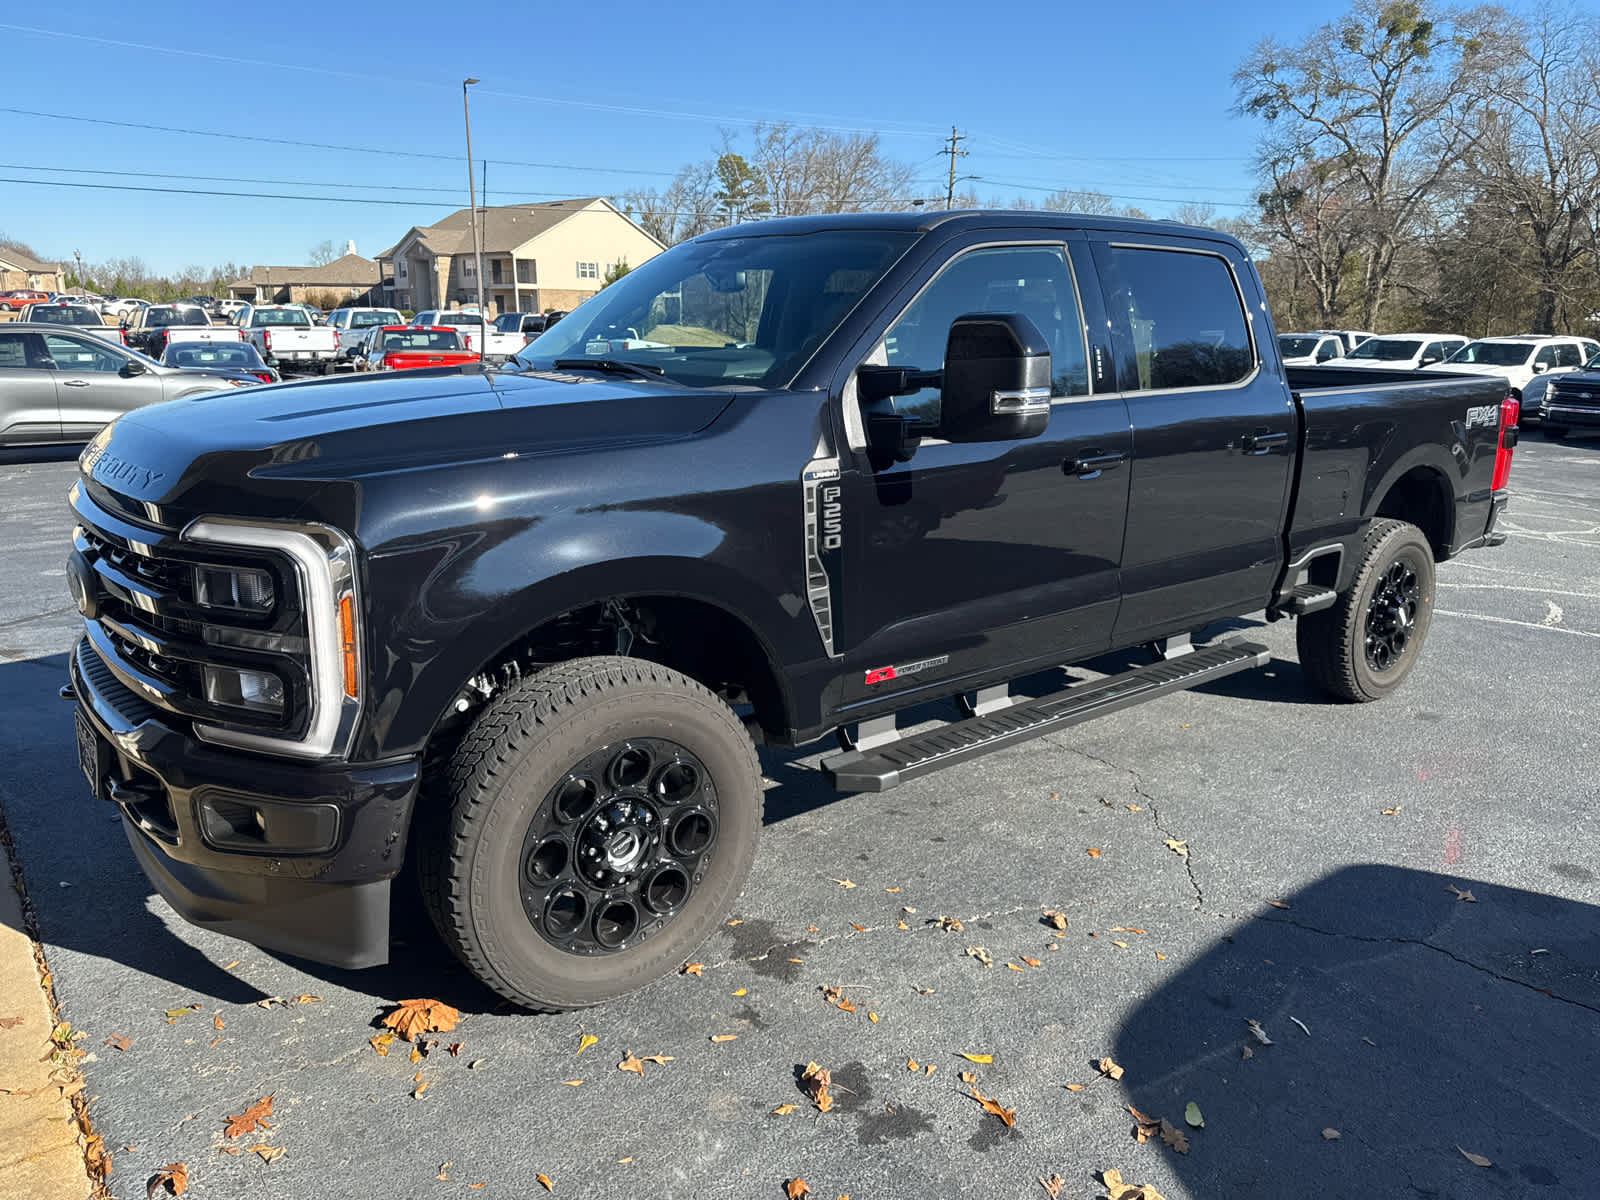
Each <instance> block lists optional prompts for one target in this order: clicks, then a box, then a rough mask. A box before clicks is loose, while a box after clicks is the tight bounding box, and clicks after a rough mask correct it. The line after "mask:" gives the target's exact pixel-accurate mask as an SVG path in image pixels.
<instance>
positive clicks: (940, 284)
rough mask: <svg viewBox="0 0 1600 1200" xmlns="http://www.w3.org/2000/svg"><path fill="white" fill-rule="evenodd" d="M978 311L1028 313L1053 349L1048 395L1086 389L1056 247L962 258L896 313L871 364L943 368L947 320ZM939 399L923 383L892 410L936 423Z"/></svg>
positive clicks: (1073, 309)
mask: <svg viewBox="0 0 1600 1200" xmlns="http://www.w3.org/2000/svg"><path fill="white" fill-rule="evenodd" d="M976 312H986V313H1020V314H1021V315H1022V316H1025V317H1027V318H1028V319H1029V320H1031V321H1032V322H1033V323H1034V324H1035V325H1036V326H1038V328H1039V332H1040V333H1042V334H1043V335H1044V337H1045V341H1046V342H1047V343H1048V344H1049V346H1050V374H1051V384H1050V394H1051V395H1052V396H1084V395H1087V394H1088V392H1089V360H1088V355H1087V353H1086V351H1085V350H1084V344H1083V318H1082V316H1081V315H1080V314H1079V312H1078V298H1077V294H1076V293H1075V292H1074V291H1073V287H1072V275H1071V274H1070V273H1069V271H1068V270H1067V262H1066V258H1065V256H1064V255H1063V253H1062V251H1061V250H1060V249H1059V248H1057V247H1054V246H999V247H993V248H990V249H983V250H969V251H968V252H967V253H965V254H962V255H960V256H959V257H958V258H956V259H954V260H953V261H952V262H950V263H949V264H947V265H946V266H945V267H944V268H943V269H942V270H941V271H940V272H939V274H938V275H937V276H935V277H934V279H933V282H931V283H930V284H928V286H927V287H925V288H924V289H923V290H922V292H921V293H920V294H919V295H918V296H917V298H916V299H915V300H913V301H912V302H911V304H910V306H909V307H907V308H906V310H905V311H904V312H903V313H901V314H900V316H899V318H898V319H897V320H896V321H895V323H894V324H893V325H891V326H890V327H889V330H888V332H887V333H885V334H884V338H883V341H882V342H881V343H880V344H879V347H878V350H877V351H876V352H875V353H874V354H873V356H872V357H871V358H870V359H869V361H870V362H872V363H874V364H878V365H887V366H891V367H912V368H915V369H917V370H919V371H940V370H943V369H944V352H945V343H946V342H947V341H948V340H949V337H950V325H951V323H952V322H954V321H955V319H956V318H957V317H960V316H964V315H966V314H967V313H976ZM939 398H940V394H939V389H938V388H936V387H929V388H923V389H922V390H921V391H919V392H916V393H914V394H913V395H909V396H897V397H895V399H894V406H895V411H897V412H900V413H903V414H905V415H907V416H915V417H919V418H921V419H922V420H925V421H928V422H931V423H934V424H937V423H938V420H939Z"/></svg>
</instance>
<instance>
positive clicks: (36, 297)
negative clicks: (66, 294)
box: [0, 288, 50, 312]
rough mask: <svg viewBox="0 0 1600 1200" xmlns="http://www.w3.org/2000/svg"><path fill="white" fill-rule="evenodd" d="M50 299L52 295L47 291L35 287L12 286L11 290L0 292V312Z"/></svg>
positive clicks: (41, 302)
mask: <svg viewBox="0 0 1600 1200" xmlns="http://www.w3.org/2000/svg"><path fill="white" fill-rule="evenodd" d="M48 299H50V296H49V294H48V293H47V292H39V291H35V290H34V289H33V288H12V289H11V291H9V292H0V312H11V311H12V310H13V309H18V308H22V307H23V306H24V305H27V304H43V303H44V302H45V301H46V300H48Z"/></svg>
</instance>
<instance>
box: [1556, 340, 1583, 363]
mask: <svg viewBox="0 0 1600 1200" xmlns="http://www.w3.org/2000/svg"><path fill="white" fill-rule="evenodd" d="M1556 366H1558V367H1581V366H1583V358H1582V355H1581V352H1580V351H1579V350H1578V343H1576V342H1562V343H1561V344H1560V345H1559V346H1557V347H1556Z"/></svg>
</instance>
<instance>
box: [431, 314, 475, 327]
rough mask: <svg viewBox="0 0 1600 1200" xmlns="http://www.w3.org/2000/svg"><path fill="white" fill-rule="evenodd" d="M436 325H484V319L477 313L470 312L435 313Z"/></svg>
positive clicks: (434, 322)
mask: <svg viewBox="0 0 1600 1200" xmlns="http://www.w3.org/2000/svg"><path fill="white" fill-rule="evenodd" d="M432 324H434V325H482V324H483V318H482V317H480V316H479V315H478V314H477V313H468V312H442V313H434V314H433V321H432Z"/></svg>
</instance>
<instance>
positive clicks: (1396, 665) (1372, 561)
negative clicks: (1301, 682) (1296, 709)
mask: <svg viewBox="0 0 1600 1200" xmlns="http://www.w3.org/2000/svg"><path fill="white" fill-rule="evenodd" d="M1433 585H1434V563H1433V548H1432V547H1431V546H1430V545H1429V544H1428V539H1427V538H1426V537H1424V536H1423V534H1422V531H1421V530H1420V529H1418V528H1417V527H1416V526H1415V525H1410V524H1407V523H1406V522H1404V521H1393V520H1388V519H1381V518H1380V519H1379V520H1376V521H1373V522H1372V524H1371V525H1370V526H1368V528H1367V534H1366V538H1365V539H1364V542H1363V553H1362V556H1361V564H1360V566H1359V567H1358V568H1357V570H1356V576H1355V579H1354V580H1353V581H1352V583H1351V585H1350V587H1349V588H1348V589H1347V590H1346V591H1344V592H1342V593H1341V594H1340V596H1339V599H1338V601H1337V602H1336V603H1335V604H1334V605H1333V607H1332V608H1328V609H1324V610H1323V611H1322V612H1316V613H1311V614H1309V615H1307V616H1304V617H1301V618H1300V619H1299V622H1298V625H1297V628H1296V630H1295V640H1296V643H1297V645H1298V647H1299V650H1300V666H1301V669H1302V670H1303V671H1305V673H1306V675H1308V676H1309V677H1310V678H1311V679H1312V681H1313V682H1315V683H1316V684H1317V685H1318V686H1319V687H1321V688H1323V690H1325V691H1327V692H1330V693H1332V694H1333V695H1335V696H1338V697H1339V698H1340V699H1342V700H1350V701H1354V702H1356V703H1365V702H1368V701H1372V700H1381V699H1382V698H1383V697H1384V696H1387V695H1388V694H1389V693H1390V692H1392V691H1393V690H1394V689H1395V688H1397V687H1399V686H1400V684H1401V682H1402V681H1404V679H1405V677H1406V676H1407V675H1409V674H1410V673H1411V669H1412V667H1414V666H1416V663H1417V658H1418V656H1419V655H1420V654H1421V653H1422V643H1423V640H1424V639H1425V638H1426V637H1427V635H1428V625H1429V622H1430V620H1431V618H1432V615H1433Z"/></svg>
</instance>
